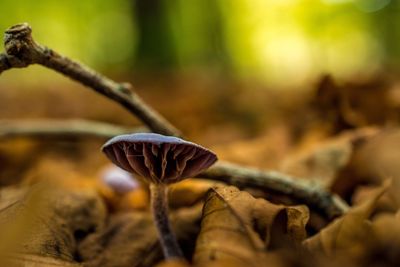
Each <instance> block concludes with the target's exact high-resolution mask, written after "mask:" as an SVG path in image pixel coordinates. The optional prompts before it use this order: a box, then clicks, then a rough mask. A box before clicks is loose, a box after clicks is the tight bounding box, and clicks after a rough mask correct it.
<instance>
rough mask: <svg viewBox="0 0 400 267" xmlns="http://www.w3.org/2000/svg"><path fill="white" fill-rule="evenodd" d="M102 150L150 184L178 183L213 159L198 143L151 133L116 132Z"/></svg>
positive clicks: (215, 158)
mask: <svg viewBox="0 0 400 267" xmlns="http://www.w3.org/2000/svg"><path fill="white" fill-rule="evenodd" d="M102 150H103V152H104V153H105V154H106V155H107V157H108V158H109V159H110V160H111V161H112V162H113V163H114V164H115V165H117V166H118V167H120V168H122V169H124V170H126V171H128V172H130V173H134V174H137V175H140V176H142V177H144V178H145V179H147V180H148V181H149V182H152V183H164V184H171V183H175V182H178V181H180V180H183V179H185V178H187V177H192V176H195V175H196V174H198V173H200V172H201V171H203V170H205V169H207V168H208V167H210V166H211V165H212V164H214V162H215V161H217V156H216V155H215V154H214V153H213V152H211V151H210V150H208V149H206V148H204V147H202V146H200V145H197V144H195V143H192V142H188V141H185V140H183V139H180V138H177V137H173V136H164V135H160V134H155V133H135V134H124V135H119V136H116V137H113V138H111V139H110V140H109V141H107V142H106V143H105V144H104V145H103V147H102Z"/></svg>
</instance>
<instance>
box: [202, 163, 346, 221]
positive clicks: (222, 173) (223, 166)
mask: <svg viewBox="0 0 400 267" xmlns="http://www.w3.org/2000/svg"><path fill="white" fill-rule="evenodd" d="M198 177H202V178H208V179H212V180H217V181H221V182H225V183H227V184H233V185H235V186H238V187H256V188H260V189H266V190H271V191H275V192H279V193H281V194H285V195H288V196H292V197H294V198H295V199H297V200H299V201H301V202H304V203H307V204H308V205H310V206H312V207H313V208H316V209H318V210H319V211H321V212H322V213H324V214H325V215H326V216H327V217H328V218H334V217H337V216H339V215H341V214H343V213H345V212H346V211H347V209H348V206H347V204H346V203H345V202H344V201H343V200H342V199H340V198H339V197H338V196H335V195H333V194H331V193H329V192H327V191H325V190H324V189H323V188H322V187H321V185H320V184H318V183H317V182H315V181H312V180H304V179H299V178H294V177H291V176H289V175H286V174H283V173H280V172H276V171H262V170H258V169H255V168H248V167H243V166H239V165H236V164H232V163H226V162H219V163H218V164H216V165H215V166H213V167H211V168H210V169H208V170H207V171H205V172H203V173H201V174H199V175H198Z"/></svg>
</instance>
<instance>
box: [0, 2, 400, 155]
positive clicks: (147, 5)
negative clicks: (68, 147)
mask: <svg viewBox="0 0 400 267" xmlns="http://www.w3.org/2000/svg"><path fill="white" fill-rule="evenodd" d="M0 10H2V11H3V12H4V13H5V14H6V15H3V16H2V18H1V20H0V30H1V31H4V30H6V29H7V28H8V27H10V26H11V25H13V24H16V23H20V22H28V23H29V24H30V25H31V26H32V28H33V36H34V38H35V40H36V41H37V42H39V43H41V44H44V45H46V46H48V47H50V48H52V49H54V50H56V51H58V52H59V53H61V54H63V55H66V56H68V57H70V58H73V59H76V60H78V61H80V62H83V63H84V64H86V65H88V66H90V67H92V68H94V69H96V70H98V71H99V72H101V73H103V74H105V75H106V76H108V77H110V78H112V79H114V80H116V81H119V82H124V81H128V82H131V83H132V84H133V86H134V88H135V89H136V90H137V91H138V93H139V94H140V95H141V96H142V97H143V98H144V99H145V100H146V101H147V102H148V103H150V104H151V105H152V106H153V107H154V108H156V109H157V110H159V111H160V112H161V113H162V114H163V115H164V116H165V117H167V118H168V119H169V120H170V121H171V122H172V123H173V124H175V125H176V126H177V127H179V128H181V129H182V130H183V131H184V132H185V134H186V136H188V137H189V138H191V139H194V140H197V141H199V142H200V143H204V144H206V145H212V146H219V145H227V144H230V143H231V142H232V141H238V140H247V141H248V140H256V142H254V144H260V142H261V141H260V140H259V139H260V138H261V139H262V138H264V139H262V140H277V139H279V140H280V141H279V142H275V144H274V146H277V144H279V147H280V148H278V150H279V149H283V150H284V149H285V148H287V147H291V145H293V144H297V143H299V142H300V141H301V140H304V139H307V138H308V136H313V138H316V137H315V136H320V137H321V138H322V137H323V136H331V135H334V134H337V133H339V132H341V131H342V130H347V129H352V128H358V127H363V126H371V125H384V126H388V125H389V126H391V125H397V124H398V122H399V119H400V84H399V83H398V70H399V67H400V66H399V63H400V61H399V57H400V45H399V42H400V20H399V17H400V13H399V11H400V2H399V1H393V0H392V1H391V0H279V1H275V0H235V1H221V0H191V1H186V0H168V1H167V0H146V1H140V0H114V1H107V0H91V1H87V0H86V1H85V0H69V1H51V0H37V1H28V0H2V1H0ZM31 118H85V119H95V120H99V121H104V122H110V123H116V124H123V125H127V126H132V125H137V124H139V122H138V121H137V120H135V119H134V118H132V116H131V115H130V114H129V113H127V112H126V111H124V110H123V109H122V108H121V107H119V106H118V105H117V104H115V103H112V102H111V101H109V100H107V99H105V98H104V97H102V96H99V95H97V94H96V93H94V92H92V91H91V90H88V89H84V88H83V87H82V86H81V85H79V84H77V83H75V82H73V81H71V80H69V79H67V78H65V77H63V76H61V75H59V74H57V73H55V72H54V71H51V70H48V69H45V68H43V67H41V66H30V67H29V68H26V69H20V70H16V69H14V70H10V71H7V72H4V73H2V75H1V77H0V119H31ZM257 138H258V139H257ZM318 138H319V137H318ZM247 141H246V142H247ZM265 142H267V141H265ZM268 143H271V141H268ZM245 147H247V143H245V144H244V145H243V146H242V147H241V148H240V149H239V150H237V151H239V152H237V154H240V155H243V156H242V157H248V154H249V153H242V152H241V151H243V149H244V148H245ZM232 153H233V152H232V151H230V152H229V153H227V154H229V155H230V154H232ZM260 153H261V152H260ZM276 153H277V152H276V151H275V154H274V156H271V157H273V158H274V160H275V161H278V159H279V157H276ZM250 154H251V153H250ZM263 154H265V153H264V152H263ZM257 155H258V154H257ZM264 160H265V159H264Z"/></svg>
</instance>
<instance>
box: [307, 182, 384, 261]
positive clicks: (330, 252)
mask: <svg viewBox="0 0 400 267" xmlns="http://www.w3.org/2000/svg"><path fill="white" fill-rule="evenodd" d="M389 185H390V182H389V181H386V182H385V183H384V184H383V185H382V186H381V187H380V188H378V189H377V190H376V191H375V193H374V194H373V195H372V196H371V199H369V200H368V201H366V202H365V203H362V204H361V205H359V206H356V207H353V208H352V209H350V210H349V211H348V212H347V213H346V214H345V215H343V216H342V217H340V218H338V219H336V220H335V221H333V222H332V223H330V224H329V225H328V226H327V227H326V228H324V229H322V230H321V231H320V232H319V233H318V234H316V235H315V236H313V237H311V238H308V239H306V240H305V241H304V242H303V245H304V247H305V248H306V249H307V250H309V251H311V252H319V251H322V252H323V253H324V254H325V255H327V256H334V255H335V254H337V253H339V252H343V251H346V253H347V254H349V255H351V256H353V257H358V256H359V255H361V254H363V253H365V249H366V246H367V244H370V243H372V242H373V238H372V236H371V235H370V233H371V232H372V228H371V222H370V221H369V220H368V218H369V217H370V215H371V214H372V212H373V211H374V208H375V206H376V203H377V201H378V199H379V198H380V197H381V196H382V195H383V194H384V192H385V191H386V190H387V189H388V187H389Z"/></svg>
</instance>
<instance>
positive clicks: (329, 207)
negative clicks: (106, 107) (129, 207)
mask: <svg viewBox="0 0 400 267" xmlns="http://www.w3.org/2000/svg"><path fill="white" fill-rule="evenodd" d="M31 33H32V30H31V28H30V27H29V25H28V24H26V23H23V24H18V25H15V26H12V27H11V28H9V29H8V30H7V31H6V34H5V38H4V44H5V50H6V54H0V74H1V72H3V71H5V70H8V69H11V68H23V67H27V66H29V65H31V64H40V65H43V66H45V67H47V68H50V69H53V70H55V71H57V72H60V73H62V74H64V75H65V76H67V77H69V78H71V79H73V80H76V81H77V82H80V83H82V84H83V85H86V86H88V87H89V88H92V89H93V90H95V91H96V92H98V93H100V94H102V95H104V96H106V97H108V98H110V99H112V100H114V101H115V102H117V103H119V104H120V105H122V106H123V107H125V108H126V109H127V110H128V111H130V112H131V113H132V114H133V115H135V116H137V117H138V118H139V119H140V120H141V121H142V122H143V123H144V124H145V125H146V126H147V127H149V129H150V130H152V131H154V132H157V133H160V134H164V135H175V136H181V133H180V131H179V130H178V129H177V128H175V127H174V126H173V125H172V124H170V123H169V122H168V121H167V120H166V119H165V118H163V117H162V116H161V115H160V114H159V113H157V112H156V111H155V110H154V109H153V108H151V107H150V106H149V105H147V104H146V103H145V102H144V101H143V100H142V99H141V98H140V97H139V96H138V95H137V94H136V93H135V92H134V91H133V90H132V88H131V86H130V85H128V84H119V83H116V82H114V81H112V80H110V79H108V78H107V77H105V76H102V75H101V74H99V73H97V72H95V71H94V70H92V69H90V68H88V67H86V66H84V65H82V64H80V63H78V62H76V61H72V60H71V59H69V58H67V57H64V56H61V55H59V54H58V53H56V52H54V51H53V50H51V49H49V48H47V47H45V46H42V45H40V44H37V43H36V42H35V41H34V40H33V38H32V36H31ZM199 177H204V178H209V179H213V180H219V181H223V182H226V183H229V184H233V185H236V186H250V187H251V186H252V187H258V188H263V189H268V190H273V191H276V192H279V193H282V194H286V195H289V196H291V197H292V198H294V199H297V200H300V201H303V202H304V203H305V204H307V205H309V206H312V207H315V208H317V209H318V210H320V211H321V212H322V213H323V214H324V215H325V216H327V217H328V218H330V219H332V218H334V217H336V216H339V215H341V214H343V213H344V212H345V211H346V205H345V204H344V202H343V201H338V200H339V199H338V198H337V197H335V196H334V195H332V194H331V193H329V192H328V191H326V190H325V189H323V188H320V187H318V186H315V185H311V184H310V183H308V182H305V181H304V180H302V179H298V178H296V179H294V178H291V177H289V176H287V175H284V174H280V173H277V172H265V171H259V170H255V169H251V168H246V167H242V166H237V165H231V164H223V163H217V164H216V165H215V166H214V167H213V168H211V169H210V170H208V171H206V172H204V173H203V174H200V175H199Z"/></svg>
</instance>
